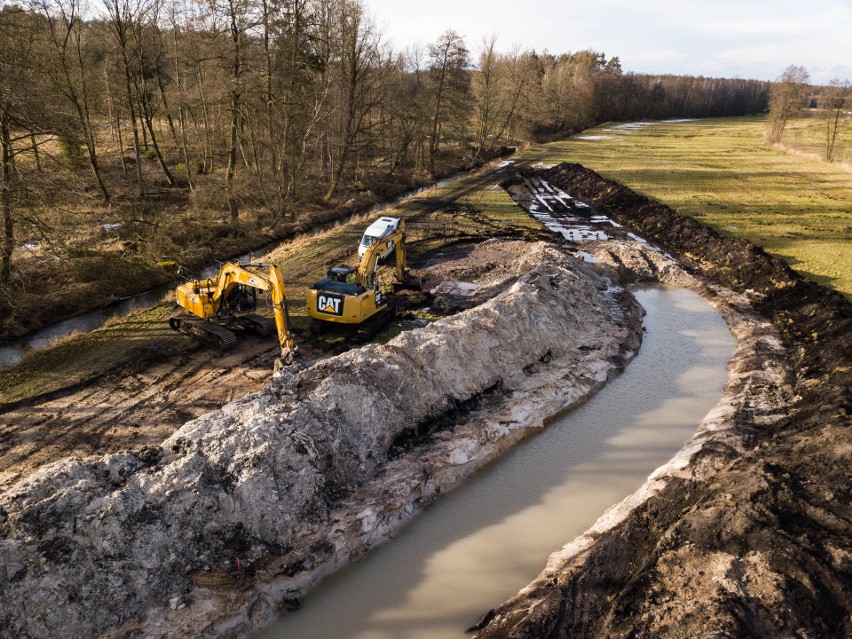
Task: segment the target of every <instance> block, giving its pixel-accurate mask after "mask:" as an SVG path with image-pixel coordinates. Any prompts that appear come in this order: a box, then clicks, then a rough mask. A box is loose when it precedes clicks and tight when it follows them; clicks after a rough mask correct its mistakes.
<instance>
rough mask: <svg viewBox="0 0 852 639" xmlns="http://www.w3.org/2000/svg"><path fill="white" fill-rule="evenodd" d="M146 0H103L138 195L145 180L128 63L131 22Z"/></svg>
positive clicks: (130, 70)
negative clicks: (121, 89) (119, 78)
mask: <svg viewBox="0 0 852 639" xmlns="http://www.w3.org/2000/svg"><path fill="white" fill-rule="evenodd" d="M145 2H146V0H103V4H104V7H105V8H106V11H107V14H108V16H109V25H110V30H111V32H112V35H113V37H114V38H115V42H116V44H117V45H118V49H119V54H120V56H121V62H122V75H123V79H124V91H125V98H126V99H127V108H128V109H129V111H130V122H131V125H132V127H133V151H134V154H135V159H136V185H137V187H138V193H139V197H140V198H141V197H143V196H144V195H145V182H144V180H143V178H142V149H141V146H140V144H139V128H138V126H137V122H136V105H135V101H134V99H133V71H132V67H131V64H130V56H131V53H130V42H131V37H132V35H131V30H132V25H133V22H134V21H135V20H136V19H137V16H138V15H139V14H140V13H141V12H142V11H143V10H144V5H145Z"/></svg>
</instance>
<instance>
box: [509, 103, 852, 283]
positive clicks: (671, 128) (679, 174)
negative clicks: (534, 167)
mask: <svg viewBox="0 0 852 639" xmlns="http://www.w3.org/2000/svg"><path fill="white" fill-rule="evenodd" d="M814 122H815V120H814V119H813V118H802V119H798V120H794V121H792V122H791V124H790V127H789V136H788V134H785V139H784V142H785V143H786V144H788V145H792V148H793V151H794V152H788V151H785V150H783V149H781V148H770V147H768V146H766V145H765V144H764V142H763V131H764V120H763V118H762V117H753V118H731V119H709V120H695V121H687V122H660V123H649V124H648V125H647V126H629V127H619V126H618V125H612V124H606V125H602V126H599V127H597V128H595V129H590V130H588V131H584V132H583V133H582V134H580V135H577V136H574V137H573V138H570V139H568V140H565V141H561V142H555V143H552V144H548V145H545V146H541V147H535V148H533V149H530V150H529V151H528V152H527V153H526V155H528V156H530V157H534V158H537V159H540V160H541V161H544V162H548V163H553V162H560V161H570V162H578V163H580V164H583V165H584V166H586V167H588V168H590V169H593V170H595V171H597V172H598V173H600V174H601V175H604V176H605V177H608V178H611V179H613V180H616V181H618V182H620V183H622V184H624V185H625V186H628V187H630V188H631V189H633V190H635V191H638V192H640V193H643V194H644V195H647V196H649V197H653V198H655V199H657V200H659V201H661V202H664V203H665V204H668V205H669V206H671V207H672V208H675V209H677V210H679V211H681V212H682V213H685V214H687V215H691V216H693V217H695V218H698V219H700V220H701V221H703V222H706V223H707V224H709V225H710V226H712V227H713V228H715V229H716V230H718V231H720V232H721V233H723V234H727V235H733V236H736V237H743V238H746V239H748V240H751V241H752V242H754V243H755V244H758V245H760V246H762V247H763V248H765V249H766V250H767V251H768V252H770V253H772V254H774V255H777V256H778V257H781V258H783V259H785V260H786V261H787V262H788V263H789V264H790V265H791V266H793V268H795V269H796V270H798V271H799V272H800V273H802V274H803V275H805V276H807V277H810V278H812V279H814V280H816V281H817V282H820V283H822V284H826V285H828V286H831V287H833V288H835V289H837V290H838V291H840V292H842V293H843V294H844V295H846V296H847V297H852V171H850V169H849V167H848V166H842V165H840V164H837V163H835V164H829V163H827V162H824V161H821V160H819V159H816V158H814V157H810V156H807V155H805V154H804V153H805V152H807V151H808V150H813V149H815V148H817V145H818V143H819V135H820V134H822V133H823V132H822V129H820V128H819V126H816V125H815V124H814ZM817 122H818V121H817ZM841 135H842V136H843V137H842V138H840V139H839V140H838V142H837V146H838V149H839V152H840V153H843V154H849V152H850V149H852V139H851V138H850V136H852V129H850V127H849V126H848V125H847V126H846V128H845V129H844V130H843V131H842V132H841ZM796 151H801V152H796Z"/></svg>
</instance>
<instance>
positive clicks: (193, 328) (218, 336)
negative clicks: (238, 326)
mask: <svg viewBox="0 0 852 639" xmlns="http://www.w3.org/2000/svg"><path fill="white" fill-rule="evenodd" d="M169 326H170V327H171V328H172V330H175V331H178V332H181V333H185V334H186V335H192V336H193V337H196V338H198V339H200V340H202V341H203V342H205V343H207V344H210V345H212V346H215V347H216V348H219V349H221V350H227V349H229V348H233V347H234V346H235V345H236V344H237V336H236V335H234V333H233V332H232V331H229V330H228V329H227V328H224V327H222V326H219V325H218V324H214V323H213V322H205V321H204V320H190V319H186V318H182V317H172V318H170V319H169Z"/></svg>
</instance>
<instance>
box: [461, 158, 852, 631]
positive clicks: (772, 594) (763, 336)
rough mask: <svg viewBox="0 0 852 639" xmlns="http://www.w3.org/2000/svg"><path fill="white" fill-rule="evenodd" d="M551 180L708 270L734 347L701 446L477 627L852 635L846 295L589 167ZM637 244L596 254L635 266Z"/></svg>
mask: <svg viewBox="0 0 852 639" xmlns="http://www.w3.org/2000/svg"><path fill="white" fill-rule="evenodd" d="M546 179H547V180H549V181H550V182H551V183H552V184H555V185H556V186H558V187H559V188H561V189H562V190H563V191H566V192H569V193H571V194H572V195H574V196H576V197H580V198H583V199H584V200H585V201H587V202H589V203H592V204H594V205H595V206H596V207H597V210H598V211H599V212H601V213H604V214H606V215H608V216H612V217H614V218H615V219H616V220H618V221H619V222H620V223H623V224H629V225H630V226H631V227H632V228H634V229H636V230H637V232H638V233H640V234H641V235H642V236H643V237H644V238H645V239H646V240H649V241H652V242H658V243H660V244H661V245H662V246H664V247H665V248H666V250H668V251H671V252H672V253H675V254H677V255H678V256H679V257H680V258H681V259H682V260H683V261H684V262H685V263H686V264H687V265H689V266H690V267H691V268H692V269H694V273H695V274H696V275H697V276H699V277H700V278H702V279H705V278H706V279H705V281H707V282H709V284H708V285H706V286H701V285H699V288H703V293H704V295H705V297H707V298H708V299H709V300H710V301H711V302H712V303H715V304H716V305H717V308H719V310H720V312H721V313H722V314H723V315H724V317H725V319H726V320H727V321H728V323H729V326H730V327H731V329H732V331H733V332H734V334H735V336H736V338H737V344H738V348H737V354H736V356H735V357H734V359H733V361H732V363H731V378H730V380H729V382H728V384H727V386H726V389H725V394H724V397H723V399H722V402H721V403H720V405H719V407H718V408H717V409H716V410H715V411H713V412H712V413H711V414H710V415H708V416H707V418H706V419H705V421H704V424H703V425H702V429H701V431H700V432H699V433H698V434H697V436H696V438H695V439H694V440H693V441H692V442H691V443H690V444H689V445H688V446H687V447H686V448H685V449H684V450H683V451H682V452H681V454H680V455H678V456H677V457H676V458H675V459H673V460H672V461H671V462H670V463H669V464H668V465H666V466H664V467H663V468H661V469H659V470H658V471H657V472H655V473H654V475H653V476H652V477H651V478H649V480H648V482H647V483H646V484H645V486H643V488H642V489H641V490H640V491H638V492H637V493H636V494H634V495H632V496H630V497H628V498H627V499H626V500H625V501H624V502H622V503H621V504H618V505H617V506H615V507H613V508H612V509H610V510H609V511H608V512H607V513H606V514H604V515H603V516H602V517H601V518H600V520H599V521H598V522H597V523H596V524H595V526H594V527H593V528H592V529H591V530H589V531H588V532H587V533H586V534H584V535H582V536H581V537H579V538H578V539H576V540H574V541H573V542H571V543H569V544H568V545H566V546H565V547H564V548H563V549H562V550H560V551H558V552H556V553H554V554H553V555H552V556H551V557H550V559H549V561H548V564H547V567H546V569H545V570H544V571H543V572H542V573H541V575H540V576H539V577H538V578H537V579H536V580H535V581H534V582H533V583H531V584H530V585H529V586H528V587H527V588H525V589H524V590H522V591H521V592H520V593H519V594H518V595H516V596H515V597H514V598H513V599H511V600H510V601H508V602H506V603H505V604H503V605H502V606H500V608H498V609H497V610H495V611H491V612H490V613H489V614H487V615H486V616H485V617H484V618H483V620H482V622H481V623H480V624H478V628H477V629H480V632H479V633H478V634H477V637H479V638H482V639H485V638H498V637H500V638H502V637H513V638H520V637H530V638H532V637H625V636H630V637H685V636H738V637H744V636H747V637H847V636H849V635H850V634H852V626H850V618H852V617H850V611H852V597H851V596H850V592H849V587H850V583H852V580H850V568H852V562H850V558H852V546H850V539H852V535H850V520H852V509H850V500H849V477H850V471H852V468H850V454H849V453H850V451H852V438H850V430H849V426H850V421H849V417H848V414H849V411H850V408H852V407H850V388H852V385H850V340H849V335H850V326H852V322H850V306H849V304H848V302H846V300H844V299H843V298H842V297H841V296H840V295H838V294H836V293H834V292H832V291H828V290H826V289H823V288H821V287H819V286H817V285H816V284H813V283H811V282H807V281H805V280H803V279H802V278H801V277H799V276H798V275H797V274H796V273H794V272H793V271H792V270H791V269H789V267H787V265H786V264H784V263H783V262H781V261H780V260H777V259H774V258H771V257H769V256H768V255H766V254H765V253H764V252H763V251H761V250H760V249H758V248H756V247H754V246H753V245H751V244H749V243H747V242H744V241H741V240H733V239H729V238H723V237H720V236H719V235H717V234H716V233H714V232H713V231H712V230H710V229H708V228H707V227H704V226H703V225H701V224H700V223H698V222H696V221H694V220H691V219H689V218H685V217H683V216H681V215H679V214H677V213H676V212H674V211H672V210H671V209H668V208H667V207H665V206H664V205H661V204H659V203H657V202H653V201H649V200H648V199H647V198H644V197H642V196H639V195H636V194H635V193H632V192H630V191H629V190H628V189H626V188H624V187H622V186H620V185H618V184H616V183H613V182H610V181H607V180H605V179H603V178H601V177H600V176H598V175H597V174H595V173H593V172H591V171H588V170H586V169H584V168H583V167H580V166H579V165H560V166H558V167H555V168H553V169H551V170H550V171H548V172H547V173H546ZM632 253H633V252H632V251H631V255H627V256H625V255H624V254H623V252H613V251H611V250H609V249H607V248H604V247H598V250H597V251H596V254H597V256H598V258H599V259H601V260H602V261H609V262H610V263H611V264H614V265H617V266H618V267H619V268H620V269H621V268H622V267H624V268H623V269H622V270H621V272H622V273H624V274H626V273H628V272H630V271H632V270H634V268H635V264H637V263H639V262H637V259H636V256H635V255H633V254H632ZM642 260H644V257H643V258H642ZM631 265H634V266H631ZM655 270H658V269H656V268H655V267H653V266H649V267H648V268H647V269H639V272H640V273H641V272H643V271H644V272H646V273H650V272H651V271H655ZM726 287H730V288H729V289H728V288H726ZM730 289H733V290H730Z"/></svg>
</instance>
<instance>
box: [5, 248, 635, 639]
mask: <svg viewBox="0 0 852 639" xmlns="http://www.w3.org/2000/svg"><path fill="white" fill-rule="evenodd" d="M425 271H426V274H427V277H428V276H429V274H430V273H431V275H432V278H431V279H430V280H429V281H433V280H434V282H433V283H434V286H435V290H436V296H437V297H438V298H439V299H443V300H444V304H445V305H446V306H448V307H452V308H454V309H462V308H468V307H471V306H473V308H468V310H463V311H461V312H460V313H458V314H457V315H454V316H452V317H449V318H446V319H444V320H441V321H438V322H435V323H433V324H431V325H429V326H427V327H424V328H421V329H418V330H414V331H409V332H406V333H403V334H401V335H399V336H398V337H396V338H395V339H393V340H392V341H391V342H389V343H388V344H386V345H383V346H379V345H371V346H368V347H365V348H362V349H359V350H355V351H349V352H347V353H344V354H341V355H339V356H336V357H333V358H328V359H325V360H322V361H319V362H317V363H315V364H313V365H311V366H307V367H305V368H303V369H302V370H300V371H298V372H292V371H285V372H284V373H282V374H280V375H278V376H277V377H276V379H275V380H274V381H273V383H272V384H271V385H269V386H268V387H267V388H265V389H263V390H262V391H259V392H257V393H254V394H253V395H249V396H248V397H246V398H244V399H241V400H237V401H235V402H233V403H231V404H228V405H227V406H225V407H224V408H223V409H222V410H219V411H215V412H213V413H210V414H208V415H205V416H203V417H200V418H198V419H195V420H193V421H190V422H188V423H187V424H185V425H184V426H183V427H182V428H180V429H179V430H178V431H177V432H176V433H174V434H173V435H172V436H171V437H170V438H168V439H167V440H165V441H164V442H163V443H162V445H160V446H152V447H149V448H146V449H144V450H141V451H136V452H127V453H117V454H111V455H107V456H103V457H90V458H86V459H81V458H69V459H66V460H63V461H60V462H58V463H56V464H53V465H49V466H46V467H44V468H42V469H40V470H39V471H37V472H35V473H34V474H32V475H31V476H30V477H28V478H27V479H25V480H23V481H21V482H19V483H18V484H16V485H14V486H12V487H11V488H10V489H9V490H7V491H4V492H3V493H2V494H0V532H2V539H3V541H2V542H0V557H2V564H3V566H4V571H3V572H2V573H0V587H2V590H3V593H4V597H3V601H4V602H5V604H3V606H2V608H0V629H2V631H3V632H4V633H7V634H10V635H13V636H24V635H26V636H31V637H48V636H53V635H55V634H56V633H57V629H59V628H61V629H63V631H62V634H63V635H64V636H68V637H91V636H98V635H103V636H126V635H128V634H131V633H133V632H135V631H137V630H142V629H144V634H145V636H148V637H154V636H161V637H175V636H198V635H200V634H204V633H205V632H206V633H210V634H214V635H218V636H230V635H232V634H237V633H239V632H241V631H245V630H247V629H248V628H251V627H254V626H257V625H260V624H263V623H264V622H266V621H268V620H269V619H270V618H271V617H272V616H274V615H275V614H276V613H277V612H278V611H280V610H281V609H282V608H285V607H286V606H287V605H288V602H290V601H292V600H294V599H297V598H298V597H299V596H300V595H301V593H302V592H303V591H304V589H305V588H307V587H309V586H310V584H311V583H313V582H314V581H316V580H317V579H320V578H321V577H322V576H323V575H325V574H327V573H328V572H329V571H330V570H333V569H335V568H337V567H339V566H341V565H343V564H345V563H347V562H349V561H351V560H352V559H353V558H355V557H357V556H358V555H360V554H362V553H363V552H366V550H367V549H368V548H369V547H370V546H372V545H374V544H376V543H380V542H381V541H382V540H383V539H386V538H387V537H388V536H389V535H390V534H392V532H393V531H394V530H396V529H397V528H398V527H399V526H400V525H402V524H403V523H404V522H405V521H407V519H409V518H410V517H411V515H412V514H413V513H414V512H416V511H417V510H419V509H421V508H422V507H424V506H425V505H426V504H428V503H429V502H430V501H431V500H432V499H434V498H435V497H436V496H437V495H438V494H440V493H441V492H443V491H444V490H446V489H448V488H450V487H452V486H453V485H455V484H457V483H458V482H459V481H461V480H462V479H463V478H464V477H465V476H466V475H468V474H470V473H471V472H474V471H475V470H476V469H477V468H479V467H481V466H482V465H483V464H485V463H487V462H488V461H489V460H490V459H493V458H494V457H495V456H497V455H498V454H499V453H500V452H501V451H503V450H505V449H506V448H507V447H508V446H510V445H512V444H513V443H515V442H517V441H518V440H519V439H521V438H523V437H524V436H525V435H526V434H527V433H528V432H529V431H530V430H532V429H536V428H540V427H541V426H542V423H543V420H544V419H545V418H546V417H549V416H551V415H553V414H554V413H556V412H558V411H559V410H561V409H562V408H563V407H565V406H567V405H570V404H572V403H574V402H576V401H578V400H580V399H581V398H582V397H583V396H585V395H587V394H588V393H590V392H592V391H593V390H594V389H596V388H597V387H599V386H600V385H601V384H603V383H604V382H605V381H606V379H607V378H608V376H609V375H610V374H611V373H612V372H614V371H616V370H618V369H619V368H621V367H622V366H623V365H624V364H625V363H626V362H627V361H628V359H629V358H630V357H631V356H632V354H633V353H635V351H636V349H637V348H638V345H639V339H640V336H641V323H640V318H641V310H640V309H639V307H638V305H636V303H635V301H634V300H633V299H632V297H631V296H629V295H628V294H626V293H624V292H623V291H621V290H620V289H615V290H613V289H611V287H610V286H609V281H608V280H607V279H606V277H605V276H604V275H603V274H602V273H601V272H600V271H599V269H597V268H596V267H594V266H593V265H589V264H586V263H584V262H583V261H582V260H581V259H577V258H576V256H575V255H573V254H572V253H570V252H566V251H564V250H560V249H556V248H554V247H552V246H549V245H547V244H543V243H537V244H529V243H525V242H486V243H483V244H480V245H477V246H476V247H474V248H471V247H467V248H464V247H461V248H458V249H455V250H454V251H449V252H445V254H444V255H443V256H442V257H441V262H440V263H439V264H434V265H432V266H431V267H427V268H426V269H425ZM474 275H475V276H476V280H475V282H465V281H462V282H460V281H459V278H461V277H468V276H474ZM441 290H444V291H445V293H444V294H442V293H441V292H440V291H441ZM474 305H475V306H474ZM12 602H16V603H15V604H14V605H12Z"/></svg>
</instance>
